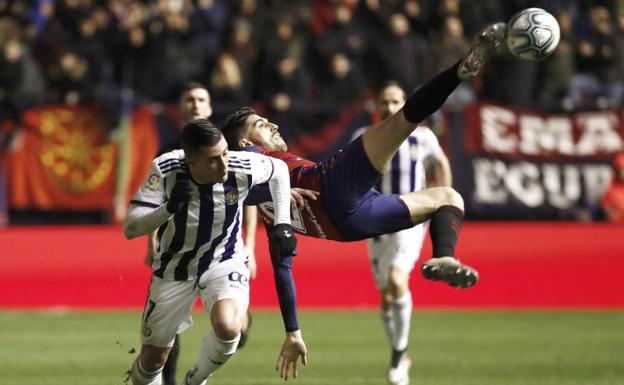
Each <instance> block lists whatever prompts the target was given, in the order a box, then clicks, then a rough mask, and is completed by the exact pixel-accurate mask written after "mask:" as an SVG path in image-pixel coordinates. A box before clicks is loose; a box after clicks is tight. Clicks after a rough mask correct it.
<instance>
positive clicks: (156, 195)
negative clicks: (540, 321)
mask: <svg viewBox="0 0 624 385" xmlns="http://www.w3.org/2000/svg"><path fill="white" fill-rule="evenodd" d="M181 142H182V148H183V150H173V151H171V152H168V153H165V154H163V155H161V156H159V157H157V158H156V159H155V160H154V161H153V163H152V169H151V171H150V174H149V176H148V177H147V179H146V181H145V182H144V183H143V185H142V186H141V187H140V189H139V191H138V192H137V193H136V194H135V195H134V197H133V199H132V201H131V204H130V208H129V210H128V214H127V217H126V220H125V221H124V234H125V235H126V237H127V238H134V237H138V236H142V235H146V234H149V233H150V232H152V231H154V230H156V229H158V233H157V240H158V249H157V251H156V253H155V256H154V261H153V263H152V271H153V277H152V281H151V283H150V287H149V290H148V297H147V301H146V306H145V310H144V313H143V319H142V329H141V342H142V347H141V352H140V354H139V356H138V357H137V359H136V360H135V362H134V364H133V366H132V369H131V372H130V378H131V380H132V383H133V384H134V385H148V384H149V385H160V384H161V381H162V376H161V371H162V366H163V364H164V362H165V360H166V359H167V355H168V353H169V350H170V348H171V346H172V345H173V341H174V339H175V336H176V334H177V333H180V332H182V331H184V330H185V329H187V328H188V327H189V326H190V325H191V324H192V320H191V310H192V307H193V304H194V302H195V299H196V298H197V297H200V298H201V300H202V303H203V305H204V309H205V310H206V312H207V313H209V315H210V319H211V323H212V326H213V329H212V330H211V332H210V333H209V334H208V335H207V336H206V338H205V339H204V341H203V343H202V346H201V348H200V352H199V356H198V359H197V362H196V364H195V367H194V368H193V370H191V371H189V372H188V373H187V376H186V378H185V384H191V385H198V384H202V383H204V382H205V381H206V379H207V378H208V377H209V376H211V375H212V373H213V372H214V371H215V370H217V369H218V368H219V367H220V366H221V365H222V364H223V363H225V362H226V361H227V360H228V359H229V357H231V356H232V355H233V354H234V352H235V351H236V347H237V344H238V340H239V338H240V330H241V327H242V325H241V324H242V321H243V318H244V316H245V314H246V311H247V306H248V304H249V270H248V269H247V268H246V266H245V259H246V253H245V252H244V250H243V242H242V238H241V224H242V209H243V201H244V200H245V198H246V197H247V195H248V193H249V190H250V189H251V188H252V187H253V186H255V185H258V184H263V183H267V184H268V186H269V189H270V190H271V196H272V200H273V204H274V205H275V207H276V216H275V226H276V229H275V230H274V231H273V232H272V233H271V234H270V240H271V243H272V246H273V247H275V248H276V249H278V250H280V253H281V255H290V254H291V253H293V251H294V249H295V246H296V239H295V236H294V232H293V230H292V226H291V224H290V180H289V176H288V169H287V167H286V164H285V163H284V162H282V161H279V160H276V159H271V158H269V157H266V156H263V155H260V154H253V153H244V152H231V153H230V152H228V149H227V144H226V142H225V140H224V138H223V136H222V134H221V132H220V131H219V130H218V129H217V128H216V127H215V126H214V125H213V124H212V123H211V122H210V121H209V120H208V119H196V120H193V121H192V122H190V123H188V124H186V125H185V126H184V128H183V130H182V137H181ZM295 334H296V336H295V337H297V338H293V335H291V334H288V335H287V338H286V341H287V342H286V343H285V344H287V343H288V344H289V346H290V348H291V349H292V351H291V352H290V353H291V356H290V357H294V359H295V361H296V360H297V358H299V357H301V358H302V360H303V361H304V362H305V360H306V358H305V354H306V351H305V344H304V342H303V339H301V334H300V333H299V331H298V330H297V333H295ZM283 352H284V346H283V347H282V353H283Z"/></svg>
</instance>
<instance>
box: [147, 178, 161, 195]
mask: <svg viewBox="0 0 624 385" xmlns="http://www.w3.org/2000/svg"><path fill="white" fill-rule="evenodd" d="M145 187H147V189H148V190H150V191H156V190H158V187H160V175H158V174H151V175H150V176H149V177H147V183H146V186H145Z"/></svg>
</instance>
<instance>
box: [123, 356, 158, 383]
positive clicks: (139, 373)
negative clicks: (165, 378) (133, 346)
mask: <svg viewBox="0 0 624 385" xmlns="http://www.w3.org/2000/svg"><path fill="white" fill-rule="evenodd" d="M161 373H162V368H160V369H158V370H156V371H155V372H146V371H145V370H144V369H143V367H142V366H141V359H140V356H139V357H137V358H136V360H134V363H133V364H132V369H131V371H130V380H132V384H133V385H161V384H162V375H161Z"/></svg>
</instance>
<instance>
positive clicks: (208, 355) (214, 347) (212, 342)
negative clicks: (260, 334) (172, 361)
mask: <svg viewBox="0 0 624 385" xmlns="http://www.w3.org/2000/svg"><path fill="white" fill-rule="evenodd" d="M238 340H240V334H239V335H238V336H237V337H236V338H234V339H233V340H230V341H223V340H221V339H219V338H218V337H217V336H216V335H215V332H214V330H210V333H208V335H207V336H206V337H205V338H204V340H203V342H202V345H201V347H200V348H199V356H198V357H197V363H196V364H195V368H193V374H192V375H191V378H190V381H189V385H199V384H201V383H202V382H203V381H204V380H205V379H206V378H208V377H210V375H212V373H214V372H215V371H216V370H217V369H219V368H220V367H221V366H222V365H223V364H225V362H226V361H227V360H229V359H230V357H232V355H234V352H236V346H237V345H238Z"/></svg>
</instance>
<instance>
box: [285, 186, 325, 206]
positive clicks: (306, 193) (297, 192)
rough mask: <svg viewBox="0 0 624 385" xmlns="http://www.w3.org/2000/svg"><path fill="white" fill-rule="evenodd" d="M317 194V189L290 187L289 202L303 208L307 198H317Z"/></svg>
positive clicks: (312, 199) (313, 199)
mask: <svg viewBox="0 0 624 385" xmlns="http://www.w3.org/2000/svg"><path fill="white" fill-rule="evenodd" d="M319 195H320V193H319V192H318V191H314V190H308V189H305V188H299V187H293V188H291V189H290V202H291V203H292V204H293V205H295V206H297V207H299V208H303V206H305V201H306V200H307V199H309V200H311V201H315V200H317V199H318V196H319Z"/></svg>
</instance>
